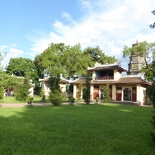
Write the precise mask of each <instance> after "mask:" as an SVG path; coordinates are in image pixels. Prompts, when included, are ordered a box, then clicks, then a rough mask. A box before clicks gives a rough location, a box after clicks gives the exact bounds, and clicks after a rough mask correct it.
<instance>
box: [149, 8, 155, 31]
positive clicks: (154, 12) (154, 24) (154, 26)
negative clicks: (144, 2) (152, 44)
mask: <svg viewBox="0 0 155 155" xmlns="http://www.w3.org/2000/svg"><path fill="white" fill-rule="evenodd" d="M151 12H152V13H153V14H154V15H155V10H153V11H151ZM150 28H152V29H153V28H155V23H153V24H151V25H150Z"/></svg>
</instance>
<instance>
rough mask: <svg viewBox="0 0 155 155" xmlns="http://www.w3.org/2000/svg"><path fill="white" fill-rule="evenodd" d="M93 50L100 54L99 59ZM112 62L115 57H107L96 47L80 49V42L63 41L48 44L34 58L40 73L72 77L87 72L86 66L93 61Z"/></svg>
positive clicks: (91, 64) (90, 64)
mask: <svg viewBox="0 0 155 155" xmlns="http://www.w3.org/2000/svg"><path fill="white" fill-rule="evenodd" d="M94 50H95V52H94ZM93 52H94V53H95V54H96V55H97V56H98V55H99V56H100V60H98V59H97V57H95V54H94V55H93ZM103 60H104V63H107V62H108V63H112V62H115V61H116V59H115V58H114V57H108V56H106V55H104V54H103V52H102V51H101V50H100V49H99V47H96V48H88V49H85V50H84V52H83V51H82V50H81V46H80V44H76V45H74V46H66V45H65V44H64V43H59V44H50V46H49V47H48V48H47V49H46V50H44V51H43V53H41V54H40V55H37V56H36V58H35V61H34V63H35V65H36V66H37V68H38V72H39V73H40V75H43V74H44V73H46V74H50V75H52V76H53V75H57V74H63V75H64V76H65V77H69V78H70V77H74V76H75V75H76V76H80V75H83V76H84V75H86V74H87V68H88V67H89V66H91V67H92V66H94V63H95V62H96V61H97V62H101V63H102V62H103Z"/></svg>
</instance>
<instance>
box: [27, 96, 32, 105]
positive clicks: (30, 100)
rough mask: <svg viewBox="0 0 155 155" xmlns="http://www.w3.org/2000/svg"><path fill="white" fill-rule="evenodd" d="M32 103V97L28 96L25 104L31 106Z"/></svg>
mask: <svg viewBox="0 0 155 155" xmlns="http://www.w3.org/2000/svg"><path fill="white" fill-rule="evenodd" d="M32 102H33V97H32V96H28V98H27V103H28V104H31V103H32Z"/></svg>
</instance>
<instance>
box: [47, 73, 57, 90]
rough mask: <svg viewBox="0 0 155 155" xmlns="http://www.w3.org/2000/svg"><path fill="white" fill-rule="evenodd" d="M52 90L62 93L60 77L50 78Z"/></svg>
mask: <svg viewBox="0 0 155 155" xmlns="http://www.w3.org/2000/svg"><path fill="white" fill-rule="evenodd" d="M49 84H50V90H51V91H53V90H58V91H59V92H60V75H57V76H56V77H50V78H49Z"/></svg>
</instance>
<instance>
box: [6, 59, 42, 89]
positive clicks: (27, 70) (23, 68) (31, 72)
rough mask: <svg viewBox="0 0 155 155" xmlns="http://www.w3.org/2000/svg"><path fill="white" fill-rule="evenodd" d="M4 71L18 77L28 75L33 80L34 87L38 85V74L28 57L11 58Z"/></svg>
mask: <svg viewBox="0 0 155 155" xmlns="http://www.w3.org/2000/svg"><path fill="white" fill-rule="evenodd" d="M6 73H7V74H9V75H12V74H13V75H15V76H20V77H26V76H27V77H28V78H29V79H32V80H33V83H35V86H36V87H39V82H38V79H39V76H38V72H37V68H36V66H35V64H34V62H33V61H32V60H31V59H28V58H11V59H10V61H9V64H8V66H7V67H6Z"/></svg>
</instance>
